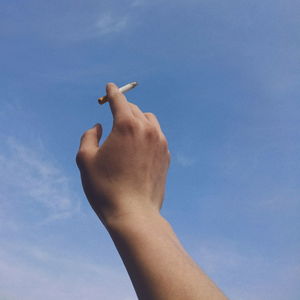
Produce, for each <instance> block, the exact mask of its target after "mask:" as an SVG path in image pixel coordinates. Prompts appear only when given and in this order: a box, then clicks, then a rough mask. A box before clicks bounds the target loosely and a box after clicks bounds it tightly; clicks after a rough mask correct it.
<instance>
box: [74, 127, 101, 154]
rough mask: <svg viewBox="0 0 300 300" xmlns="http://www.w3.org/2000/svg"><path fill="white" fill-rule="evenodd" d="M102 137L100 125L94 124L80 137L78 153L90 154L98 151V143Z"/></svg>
mask: <svg viewBox="0 0 300 300" xmlns="http://www.w3.org/2000/svg"><path fill="white" fill-rule="evenodd" d="M101 136H102V126H101V124H96V125H94V127H92V128H91V129H89V130H87V131H86V132H85V133H84V134H83V135H82V137H81V140H80V147H79V151H81V152H82V151H84V152H91V151H95V150H98V148H99V141H100V139H101Z"/></svg>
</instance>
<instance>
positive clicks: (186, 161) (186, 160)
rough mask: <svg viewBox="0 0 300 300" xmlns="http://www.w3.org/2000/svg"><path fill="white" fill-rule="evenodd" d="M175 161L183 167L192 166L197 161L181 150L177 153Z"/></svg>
mask: <svg viewBox="0 0 300 300" xmlns="http://www.w3.org/2000/svg"><path fill="white" fill-rule="evenodd" d="M175 161H176V162H177V163H178V164H179V165H180V166H182V167H191V166H193V165H194V164H195V163H196V162H197V161H196V159H195V158H193V157H191V156H187V155H185V154H183V153H181V152H178V153H176V155H175Z"/></svg>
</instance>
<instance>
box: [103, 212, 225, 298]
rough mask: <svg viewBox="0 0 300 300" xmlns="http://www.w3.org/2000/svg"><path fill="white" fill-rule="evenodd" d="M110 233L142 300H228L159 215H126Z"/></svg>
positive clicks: (113, 225) (110, 224) (112, 223)
mask: <svg viewBox="0 0 300 300" xmlns="http://www.w3.org/2000/svg"><path fill="white" fill-rule="evenodd" d="M107 229H108V231H109V233H110V235H111V237H112V239H113V241H114V243H115V245H116V247H117V249H118V252H119V254H120V256H121V258H122V260H123V262H124V264H125V266H126V269H127V271H128V273H129V276H130V278H131V281H132V283H133V285H134V288H135V290H136V293H137V295H138V297H139V299H140V300H169V299H170V300H175V299H176V300H181V299H182V300H196V299H197V300H202V299H203V300H205V299H210V300H221V299H222V300H224V299H226V297H225V296H224V295H223V294H222V293H221V292H220V290H218V288H217V287H216V286H215V285H214V284H213V283H212V281H211V280H210V279H209V278H208V277H207V276H206V275H205V274H204V273H203V272H202V270H201V269H200V268H199V266H198V265H197V264H196V263H195V262H194V261H193V260H192V258H191V257H190V256H189V255H188V254H187V253H186V252H185V250H184V249H183V247H182V246H181V244H180V242H179V240H178V239H177V237H176V235H175V233H174V231H173V230H172V228H171V226H170V224H169V223H168V222H167V221H166V220H165V219H164V218H163V217H162V216H160V215H159V214H158V213H149V214H147V215H145V214H143V215H127V216H126V215H125V216H123V217H120V218H116V219H115V220H114V221H112V222H110V223H109V224H108V226H107Z"/></svg>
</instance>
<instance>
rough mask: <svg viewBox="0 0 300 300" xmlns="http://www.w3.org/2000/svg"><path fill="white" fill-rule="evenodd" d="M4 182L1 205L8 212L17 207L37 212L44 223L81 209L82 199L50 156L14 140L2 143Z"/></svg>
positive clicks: (0, 155)
mask: <svg viewBox="0 0 300 300" xmlns="http://www.w3.org/2000/svg"><path fill="white" fill-rule="evenodd" d="M45 153H46V151H45ZM0 182H1V186H0V191H1V196H0V205H1V207H3V208H5V209H6V210H7V211H9V209H10V208H12V207H13V206H17V207H19V208H20V207H22V210H25V211H26V210H27V209H29V210H31V211H32V210H33V211H34V210H36V211H39V215H40V216H41V218H40V220H43V222H45V221H46V222H48V221H50V220H55V219H59V218H66V217H68V216H71V215H72V214H74V213H76V212H78V210H79V200H78V197H77V195H76V194H74V192H73V191H72V189H71V186H70V182H69V179H68V177H67V176H66V175H65V174H64V172H63V170H62V169H60V168H59V167H58V166H56V165H55V164H54V163H53V162H52V161H51V160H50V159H49V158H47V157H46V154H41V153H39V152H37V150H36V149H32V148H30V147H28V146H24V145H22V144H20V143H18V142H17V141H16V140H15V139H13V138H9V139H7V141H6V142H5V141H3V143H2V148H1V150H0ZM11 210H13V209H11ZM26 212H28V210H27V211H26ZM6 219H8V218H6ZM37 220H38V219H37ZM38 222H40V221H38Z"/></svg>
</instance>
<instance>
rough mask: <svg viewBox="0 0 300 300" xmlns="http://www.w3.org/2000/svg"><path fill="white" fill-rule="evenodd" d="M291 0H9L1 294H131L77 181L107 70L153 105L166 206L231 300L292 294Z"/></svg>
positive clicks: (294, 6) (298, 242) (297, 158)
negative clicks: (161, 138) (160, 136)
mask: <svg viewBox="0 0 300 300" xmlns="http://www.w3.org/2000/svg"><path fill="white" fill-rule="evenodd" d="M299 14H300V3H299V1H296V0H286V1H279V0H273V1H270V0H266V1H258V0H253V1H243V0H242V1H236V0H232V1H227V2H224V1H216V0H210V1H208V0H203V1H196V0H186V1H177V0H174V1H166V0H165V1H164V0H154V1H148V0H144V1H143V0H130V1H129V0H123V1H91V0H86V1H66V0H60V1H57V0H54V1H44V0H39V1H37V0H36V1H33V0H28V1H15V0H10V1H2V2H1V4H0V36H1V47H0V65H1V73H0V76H1V78H0V79H1V84H0V91H1V97H0V101H1V110H0V126H1V129H2V130H1V132H0V136H1V141H2V143H1V145H2V146H1V148H0V298H1V299H5V300H16V299H22V300H36V299H44V300H48V299H57V300H62V299H64V300H66V299H67V300H68V299H72V300H77V299H90V300H93V299H107V300H113V299H124V300H133V299H136V296H135V293H134V290H133V288H132V286H131V283H130V281H129V277H128V275H127V273H126V271H125V268H124V267H123V265H122V263H121V260H120V258H119V256H118V254H117V252H116V250H115V248H114V246H113V243H112V242H111V240H110V238H109V236H108V234H107V233H106V231H105V230H104V229H103V227H102V226H101V224H100V222H99V221H98V220H97V218H96V216H95V215H94V213H93V212H92V210H91V209H90V207H89V205H88V203H87V201H86V200H85V197H84V195H83V192H82V190H81V185H80V179H79V173H78V171H77V168H76V165H75V160H74V159H75V155H76V151H77V147H78V142H79V138H80V136H81V134H82V133H83V132H84V131H85V130H86V129H87V128H89V127H91V126H92V125H94V124H95V123H97V122H100V123H101V124H102V125H103V128H104V136H103V139H102V141H103V140H104V139H105V137H106V136H107V135H108V133H109V131H110V129H111V125H112V118H111V114H110V111H109V107H108V105H105V106H101V107H99V106H98V104H97V97H98V96H101V95H103V94H104V87H105V84H106V82H109V81H114V82H116V83H117V84H119V85H122V84H125V83H127V82H130V81H138V82H139V83H140V85H139V87H138V88H136V89H135V90H134V91H131V92H129V93H128V94H127V96H128V99H129V100H130V101H132V102H134V103H136V104H138V105H139V106H140V108H141V109H142V110H143V111H145V112H146V111H147V112H148V111H151V112H153V113H155V114H156V115H157V117H158V119H159V120H160V123H161V126H162V129H163V131H164V133H165V135H166V136H167V138H168V141H169V147H170V152H171V155H172V162H171V167H170V171H169V176H168V183H167V192H166V198H165V202H164V206H163V209H162V214H163V215H164V216H165V217H166V218H167V219H168V220H169V221H170V223H171V224H172V226H173V228H174V229H175V231H176V233H177V234H178V237H179V238H180V240H181V241H182V243H183V245H184V246H185V248H186V249H187V251H188V252H189V253H190V254H191V256H192V257H193V258H194V259H195V260H196V261H197V263H199V265H200V266H201V267H202V268H203V269H204V270H205V271H206V272H207V273H208V274H209V275H210V276H211V277H212V278H213V280H214V281H215V282H216V283H217V284H218V285H219V286H220V287H221V288H222V289H223V291H224V292H225V294H227V295H228V296H229V298H230V299H233V300H237V299H243V300H258V299H259V300H262V299H264V300H271V299H272V300H281V299H289V300H298V299H300V289H299V278H300V255H299V253H300V221H299V220H300V219H299V209H300V199H299V195H300V185H299V178H300V154H299V153H300V133H299V132H300V114H299V112H300V102H299V97H300V88H299V87H300V85H299V81H300V35H299V28H300V19H299Z"/></svg>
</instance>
